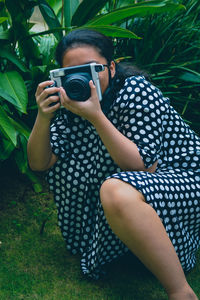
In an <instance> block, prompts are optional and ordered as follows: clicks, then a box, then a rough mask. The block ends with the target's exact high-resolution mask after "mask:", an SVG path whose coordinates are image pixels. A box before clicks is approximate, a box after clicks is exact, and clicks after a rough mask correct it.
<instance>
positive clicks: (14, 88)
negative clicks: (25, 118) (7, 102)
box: [0, 71, 28, 113]
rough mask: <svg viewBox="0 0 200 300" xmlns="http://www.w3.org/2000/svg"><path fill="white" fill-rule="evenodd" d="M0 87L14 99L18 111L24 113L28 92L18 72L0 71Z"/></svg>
mask: <svg viewBox="0 0 200 300" xmlns="http://www.w3.org/2000/svg"><path fill="white" fill-rule="evenodd" d="M0 89H1V90H2V89H3V90H6V93H7V94H9V95H10V96H11V97H12V98H13V99H15V101H16V106H17V107H20V111H21V112H23V113H26V106H27V103H28V93H27V89H26V86H25V83H24V81H23V78H22V77H21V75H20V74H19V73H18V72H16V71H9V72H6V73H0Z"/></svg>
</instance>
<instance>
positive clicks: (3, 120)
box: [0, 106, 17, 146]
mask: <svg viewBox="0 0 200 300" xmlns="http://www.w3.org/2000/svg"><path fill="white" fill-rule="evenodd" d="M0 130H1V132H2V133H3V135H4V136H5V138H7V139H8V140H10V142H11V143H12V144H13V145H14V146H16V145H17V132H16V130H15V128H14V127H13V125H12V123H11V122H10V119H9V117H8V116H7V114H6V113H5V111H4V110H3V108H2V107H1V106H0Z"/></svg>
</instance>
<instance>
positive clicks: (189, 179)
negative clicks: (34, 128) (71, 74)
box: [47, 76, 200, 278]
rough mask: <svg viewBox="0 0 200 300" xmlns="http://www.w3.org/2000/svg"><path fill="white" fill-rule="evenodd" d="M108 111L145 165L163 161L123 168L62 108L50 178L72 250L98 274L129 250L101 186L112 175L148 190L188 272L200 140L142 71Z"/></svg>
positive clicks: (199, 219)
mask: <svg viewBox="0 0 200 300" xmlns="http://www.w3.org/2000/svg"><path fill="white" fill-rule="evenodd" d="M106 114H107V117H108V118H109V120H110V121H111V122H112V123H113V124H114V125H115V127H116V128H117V129H118V130H119V131H120V132H121V133H122V134H124V135H125V136H126V137H128V138H129V139H130V140H132V141H133V142H134V143H135V144H136V145H137V147H138V151H139V153H140V155H141V157H142V159H143V161H144V164H145V166H146V167H147V168H148V167H150V166H151V165H152V164H153V163H154V162H155V161H158V166H157V169H156V172H155V173H148V172H145V171H140V172H139V171H137V172H134V171H129V172H127V171H126V172H123V170H121V169H120V168H119V167H118V166H117V165H116V164H115V163H114V161H113V160H112V158H111V157H110V155H109V153H108V152H107V150H106V148H105V146H104V145H103V143H102V141H101V139H100V137H99V136H98V134H97V132H96V130H95V128H94V127H93V126H92V125H91V124H90V123H89V122H88V121H86V120H84V119H83V118H81V117H79V116H76V115H73V114H72V113H70V112H67V110H65V109H62V110H60V114H59V115H58V116H57V117H56V118H55V119H54V122H53V123H52V126H51V144H52V149H53V152H54V153H55V154H56V155H57V156H58V158H59V159H58V161H57V163H56V164H55V165H54V166H53V168H51V169H50V170H49V172H48V175H47V178H48V182H49V185H50V188H51V190H52V191H53V192H54V197H55V202H56V206H57V209H58V222H59V226H60V228H61V231H62V235H63V237H64V239H65V240H66V246H67V249H69V250H70V251H71V252H72V253H73V254H76V253H80V255H81V268H82V271H83V273H84V274H87V275H88V276H90V277H93V278H98V277H99V275H100V274H101V273H102V272H103V267H104V265H105V264H106V263H108V262H110V261H112V260H114V259H116V258H118V257H120V256H121V255H124V254H125V253H126V252H128V249H127V247H126V246H125V245H124V244H123V243H122V242H121V241H120V240H119V239H118V238H117V237H116V236H115V235H114V233H113V232H112V230H111V228H110V227H109V225H108V223H107V221H106V219H105V216H104V212H103V209H102V206H101V203H100V199H99V189H100V186H101V184H102V183H103V182H104V181H105V180H106V178H111V177H112V178H117V179H120V180H122V181H124V182H127V183H129V184H130V185H132V186H133V187H135V188H136V189H137V190H138V191H140V192H141V193H142V194H143V195H144V197H145V199H146V202H147V203H148V204H149V205H151V206H152V207H153V208H154V210H155V211H156V212H157V214H158V216H159V217H160V219H161V220H162V222H163V224H164V226H165V229H166V231H167V234H168V235H169V237H170V239H171V241H172V243H173V245H174V247H175V250H176V252H177V254H178V256H179V259H180V261H181V264H182V266H183V268H184V270H189V269H191V268H192V267H193V266H194V265H195V262H196V258H195V254H196V252H197V250H198V248H199V246H200V138H199V137H198V136H197V135H195V133H194V132H193V131H192V130H191V129H190V128H189V126H188V125H187V124H186V123H185V122H184V121H183V120H182V119H181V117H180V116H179V115H178V113H177V112H176V111H175V110H174V109H173V108H172V107H171V106H170V103H169V99H168V98H165V97H164V96H163V95H162V93H161V92H160V90H158V89H157V88H156V87H154V86H153V85H152V84H151V83H149V82H148V81H146V80H145V78H144V77H142V76H133V77H130V78H127V79H126V81H125V84H124V86H123V88H122V89H121V90H120V91H119V92H118V94H117V97H116V99H115V100H114V101H113V103H112V105H111V106H110V109H109V111H108V112H107V113H106Z"/></svg>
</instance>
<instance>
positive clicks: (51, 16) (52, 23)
mask: <svg viewBox="0 0 200 300" xmlns="http://www.w3.org/2000/svg"><path fill="white" fill-rule="evenodd" d="M38 5H39V8H40V11H41V14H42V16H43V17H44V19H45V21H46V23H47V25H48V26H49V29H53V28H56V27H61V25H60V22H59V20H58V18H57V17H56V14H55V12H54V11H53V9H52V8H51V6H50V5H49V4H48V3H47V2H46V1H45V0H39V1H38ZM54 35H55V37H56V39H57V40H60V39H61V38H62V32H54Z"/></svg>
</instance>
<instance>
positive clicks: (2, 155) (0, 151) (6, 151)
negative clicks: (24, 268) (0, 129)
mask: <svg viewBox="0 0 200 300" xmlns="http://www.w3.org/2000/svg"><path fill="white" fill-rule="evenodd" d="M14 149H15V146H14V145H13V144H12V143H11V142H10V141H8V140H6V139H4V138H2V139H1V142H0V160H1V161H3V160H6V159H7V158H8V157H9V156H10V154H11V153H12V151H13V150H14Z"/></svg>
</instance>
